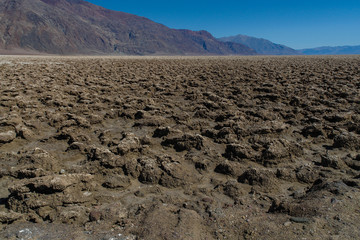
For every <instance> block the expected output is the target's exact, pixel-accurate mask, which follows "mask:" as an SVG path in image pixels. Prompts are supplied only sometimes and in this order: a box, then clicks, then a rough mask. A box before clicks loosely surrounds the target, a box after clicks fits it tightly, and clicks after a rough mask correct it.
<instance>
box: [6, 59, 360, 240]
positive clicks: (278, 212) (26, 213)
mask: <svg viewBox="0 0 360 240" xmlns="http://www.w3.org/2000/svg"><path fill="white" fill-rule="evenodd" d="M359 134H360V57H359V56H349V57H345V56H338V57H334V56H326V57H316V56H315V57H306V56H297V57H263V56H256V57H123V58H117V57H49V56H47V57H46V56H42V57H35V56H31V57H22V56H2V57H0V186H1V187H0V238H1V239H119V240H120V239H359V238H360V221H359V220H360V194H359V188H360V135H359Z"/></svg>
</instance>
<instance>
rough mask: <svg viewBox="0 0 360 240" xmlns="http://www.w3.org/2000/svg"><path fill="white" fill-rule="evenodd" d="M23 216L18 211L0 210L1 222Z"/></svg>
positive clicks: (7, 221)
mask: <svg viewBox="0 0 360 240" xmlns="http://www.w3.org/2000/svg"><path fill="white" fill-rule="evenodd" d="M20 218H22V214H20V213H17V212H13V211H10V212H0V222H1V223H5V224H8V223H12V222H14V221H16V220H18V219H20Z"/></svg>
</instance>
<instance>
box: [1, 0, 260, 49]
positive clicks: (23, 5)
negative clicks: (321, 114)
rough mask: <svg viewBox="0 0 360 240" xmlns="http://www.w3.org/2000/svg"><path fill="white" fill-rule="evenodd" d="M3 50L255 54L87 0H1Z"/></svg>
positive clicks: (194, 32)
mask: <svg viewBox="0 0 360 240" xmlns="http://www.w3.org/2000/svg"><path fill="white" fill-rule="evenodd" d="M0 53H49V54H114V55H122V54H126V55H152V54H156V55H253V54H256V52H255V51H254V50H253V49H250V48H249V47H247V46H244V45H242V44H237V43H224V42H221V41H218V40H217V39H215V38H214V37H213V36H212V35H211V34H210V33H208V32H206V31H190V30H175V29H170V28H168V27H166V26H164V25H162V24H158V23H155V22H153V21H151V20H149V19H147V18H144V17H139V16H136V15H132V14H128V13H124V12H118V11H112V10H107V9H105V8H102V7H99V6H96V5H93V4H91V3H89V2H86V1H83V0H0Z"/></svg>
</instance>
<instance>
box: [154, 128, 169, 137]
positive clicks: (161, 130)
mask: <svg viewBox="0 0 360 240" xmlns="http://www.w3.org/2000/svg"><path fill="white" fill-rule="evenodd" d="M169 133H170V128H169V127H159V128H157V129H156V130H155V132H154V134H153V137H154V138H161V137H164V136H167V135H169Z"/></svg>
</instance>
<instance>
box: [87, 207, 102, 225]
mask: <svg viewBox="0 0 360 240" xmlns="http://www.w3.org/2000/svg"><path fill="white" fill-rule="evenodd" d="M101 217H102V213H101V212H100V211H98V210H93V211H91V212H90V215H89V219H90V221H91V222H97V221H100V220H101Z"/></svg>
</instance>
